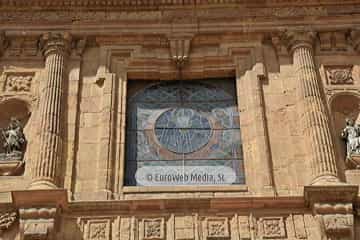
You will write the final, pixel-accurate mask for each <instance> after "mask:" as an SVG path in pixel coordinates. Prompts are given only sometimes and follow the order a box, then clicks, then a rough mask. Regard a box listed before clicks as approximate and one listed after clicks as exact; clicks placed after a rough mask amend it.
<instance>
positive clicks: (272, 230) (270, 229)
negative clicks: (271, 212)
mask: <svg viewBox="0 0 360 240" xmlns="http://www.w3.org/2000/svg"><path fill="white" fill-rule="evenodd" d="M258 229H259V234H260V235H261V236H262V237H263V238H265V239H272V238H285V237H286V229H285V223H284V218H283V217H263V218H260V219H259V221H258Z"/></svg>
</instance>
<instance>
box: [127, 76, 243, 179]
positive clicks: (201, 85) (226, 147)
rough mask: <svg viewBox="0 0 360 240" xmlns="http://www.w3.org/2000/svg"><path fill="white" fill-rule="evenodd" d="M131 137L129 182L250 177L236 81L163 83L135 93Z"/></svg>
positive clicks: (129, 117)
mask: <svg viewBox="0 0 360 240" xmlns="http://www.w3.org/2000/svg"><path fill="white" fill-rule="evenodd" d="M134 84H136V82H135V81H134ZM129 87H131V82H130V86H129ZM126 141H127V143H126V145H127V147H126V174H125V175H126V181H125V182H126V185H128V186H141V185H151V186H158V185H159V186H161V185H224V184H225V185H226V184H244V182H245V178H244V171H243V153H242V143H241V137H240V126H239V114H238V109H237V101H236V95H235V86H234V83H233V81H231V80H228V79H225V80H223V79H222V80H207V81H169V82H161V83H158V84H153V85H150V86H148V87H146V88H144V89H142V90H140V91H137V92H136V93H135V94H132V95H131V94H130V96H129V98H128V108H127V138H126Z"/></svg>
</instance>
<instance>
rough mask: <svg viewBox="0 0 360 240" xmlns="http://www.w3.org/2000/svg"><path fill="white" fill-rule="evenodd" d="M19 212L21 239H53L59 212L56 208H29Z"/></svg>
mask: <svg viewBox="0 0 360 240" xmlns="http://www.w3.org/2000/svg"><path fill="white" fill-rule="evenodd" d="M19 212H20V231H21V239H23V240H34V239H36V240H48V239H53V237H54V227H55V223H56V218H57V213H58V211H57V209H56V208H27V209H20V210H19Z"/></svg>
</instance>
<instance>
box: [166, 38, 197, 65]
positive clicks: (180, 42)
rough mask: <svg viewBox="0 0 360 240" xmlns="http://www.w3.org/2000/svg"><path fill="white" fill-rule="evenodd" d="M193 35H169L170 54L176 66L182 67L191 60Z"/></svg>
mask: <svg viewBox="0 0 360 240" xmlns="http://www.w3.org/2000/svg"><path fill="white" fill-rule="evenodd" d="M192 37H193V36H192V35H183V36H172V37H169V42H170V56H171V60H172V61H173V62H174V63H175V65H176V68H178V69H181V68H183V67H184V65H185V64H186V63H187V62H188V61H189V55H190V47H191V39H192Z"/></svg>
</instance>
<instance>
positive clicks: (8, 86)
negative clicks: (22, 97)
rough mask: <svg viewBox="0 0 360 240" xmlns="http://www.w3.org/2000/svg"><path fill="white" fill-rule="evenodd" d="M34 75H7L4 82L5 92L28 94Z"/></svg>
mask: <svg viewBox="0 0 360 240" xmlns="http://www.w3.org/2000/svg"><path fill="white" fill-rule="evenodd" d="M33 77H34V73H8V74H6V80H5V91H14V92H29V91H30V89H31V82H32V80H33Z"/></svg>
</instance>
